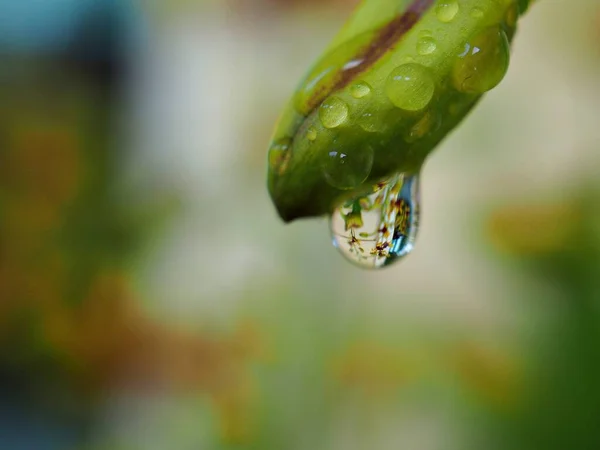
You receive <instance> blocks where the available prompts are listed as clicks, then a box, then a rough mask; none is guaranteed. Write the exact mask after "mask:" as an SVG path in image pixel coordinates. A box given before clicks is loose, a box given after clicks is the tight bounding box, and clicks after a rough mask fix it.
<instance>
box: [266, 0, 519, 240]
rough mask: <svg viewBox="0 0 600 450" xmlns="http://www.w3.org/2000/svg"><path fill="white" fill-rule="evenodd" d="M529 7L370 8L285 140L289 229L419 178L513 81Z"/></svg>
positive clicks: (408, 2)
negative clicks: (512, 61)
mask: <svg viewBox="0 0 600 450" xmlns="http://www.w3.org/2000/svg"><path fill="white" fill-rule="evenodd" d="M529 3H530V1H529V0H460V1H459V0H364V1H363V3H362V4H361V5H360V6H359V7H358V8H357V10H356V12H355V13H354V14H353V15H352V17H351V18H350V19H349V20H348V22H347V24H346V25H345V27H344V28H343V29H342V30H341V31H340V32H339V34H338V35H337V36H336V37H335V38H334V40H333V42H332V43H331V44H330V45H329V47H328V48H327V49H326V50H325V52H324V56H323V57H321V58H320V59H319V60H318V62H317V63H316V64H315V65H314V67H313V68H312V69H311V70H310V71H309V73H308V75H307V76H306V78H305V79H304V80H303V81H302V82H301V83H300V85H299V87H298V89H297V90H296V92H295V93H294V95H293V98H292V100H291V101H290V103H289V105H288V106H287V108H286V109H285V111H284V113H283V115H282V117H281V119H280V122H279V124H278V126H277V128H276V131H275V134H274V137H273V142H272V144H271V148H270V151H269V181H268V184H269V191H270V194H271V197H272V199H273V202H274V204H275V206H276V208H277V211H278V212H279V215H280V216H281V218H282V219H283V220H284V221H286V222H289V221H292V220H294V219H298V218H303V217H316V216H321V215H325V214H330V213H331V212H332V211H334V210H335V208H336V207H339V206H340V205H343V204H344V203H345V202H347V201H348V200H350V201H352V200H353V199H355V200H356V202H355V204H356V205H359V204H360V202H361V201H362V200H364V198H365V196H367V195H369V194H372V193H373V190H374V187H377V183H381V182H387V180H389V179H390V177H392V176H394V175H395V174H408V175H409V176H410V175H416V174H418V172H419V171H420V169H421V167H422V165H423V163H424V161H425V159H426V157H427V156H428V155H429V153H430V152H431V151H432V150H433V149H434V148H435V147H436V146H437V144H438V143H439V142H440V141H441V140H442V139H444V138H445V137H446V136H447V135H448V133H450V132H451V131H452V130H453V129H454V128H455V127H456V126H457V125H458V124H459V123H460V122H461V121H462V120H463V119H464V118H465V116H466V115H467V114H468V113H469V111H471V109H472V108H473V107H474V106H475V105H476V104H477V102H478V101H479V100H480V98H481V96H482V95H483V94H484V93H485V92H487V91H489V90H490V89H492V88H494V87H495V86H496V85H498V84H499V83H500V81H501V80H502V78H503V77H504V75H505V73H506V71H507V69H508V63H509V53H510V52H509V45H510V44H509V43H510V42H511V41H512V38H513V36H514V34H515V31H516V25H517V21H518V18H519V16H520V15H521V14H523V13H524V12H525V11H526V10H527V8H528V6H529ZM403 182H404V181H403V179H401V180H400V181H399V183H400V186H401V185H402V183H403ZM363 203H364V202H363ZM348 207H349V208H350V210H351V211H354V212H355V216H359V215H360V212H361V211H362V210H361V208H359V207H356V208H354V210H352V203H350V204H349V206H348ZM346 230H348V223H347V222H346ZM364 234H365V235H367V234H369V233H364ZM354 237H355V236H354V234H353V235H352V236H351V237H350V239H351V240H352V239H354ZM344 238H349V236H344Z"/></svg>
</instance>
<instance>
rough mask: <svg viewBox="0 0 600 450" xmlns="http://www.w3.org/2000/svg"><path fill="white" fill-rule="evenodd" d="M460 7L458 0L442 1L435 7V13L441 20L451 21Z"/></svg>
mask: <svg viewBox="0 0 600 450" xmlns="http://www.w3.org/2000/svg"><path fill="white" fill-rule="evenodd" d="M459 9H460V8H459V6H458V2H457V1H456V0H446V1H443V2H440V4H439V5H438V6H437V8H436V9H435V14H436V16H437V18H438V20H439V21H440V22H443V23H449V22H452V21H453V20H454V18H455V17H456V15H457V14H458V10H459Z"/></svg>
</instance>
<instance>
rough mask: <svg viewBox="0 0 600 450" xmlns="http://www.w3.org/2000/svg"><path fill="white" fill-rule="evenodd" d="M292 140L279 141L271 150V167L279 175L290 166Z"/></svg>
mask: <svg viewBox="0 0 600 450" xmlns="http://www.w3.org/2000/svg"><path fill="white" fill-rule="evenodd" d="M291 147H292V140H291V139H290V138H283V139H279V140H277V141H275V142H273V144H271V148H270V149H269V166H270V167H271V169H272V170H273V171H275V172H276V173H277V174H279V175H281V174H283V173H284V172H285V171H286V169H287V166H288V163H289V161H290V158H291V156H292V152H291Z"/></svg>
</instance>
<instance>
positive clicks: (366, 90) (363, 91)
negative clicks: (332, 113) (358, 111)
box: [350, 81, 371, 99]
mask: <svg viewBox="0 0 600 450" xmlns="http://www.w3.org/2000/svg"><path fill="white" fill-rule="evenodd" d="M350 93H351V94H352V97H354V98H356V99H359V98H363V97H366V96H367V95H369V94H370V93H371V86H369V84H368V83H366V82H364V81H359V82H357V83H354V84H353V85H352V87H351V88H350Z"/></svg>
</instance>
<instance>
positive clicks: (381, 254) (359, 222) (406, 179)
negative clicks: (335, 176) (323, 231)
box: [330, 174, 419, 269]
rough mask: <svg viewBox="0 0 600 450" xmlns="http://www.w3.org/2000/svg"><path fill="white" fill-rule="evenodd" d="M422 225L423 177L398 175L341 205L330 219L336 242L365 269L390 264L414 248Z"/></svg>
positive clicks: (351, 258)
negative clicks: (420, 181)
mask: <svg viewBox="0 0 600 450" xmlns="http://www.w3.org/2000/svg"><path fill="white" fill-rule="evenodd" d="M418 227H419V176H418V175H405V174H398V175H395V176H393V177H392V178H390V179H389V180H388V181H387V182H383V183H379V184H377V185H376V186H374V192H373V193H372V194H370V195H366V196H363V197H358V198H355V199H353V200H351V201H348V202H346V203H344V204H343V205H342V206H340V207H339V208H337V209H336V210H335V211H334V213H333V215H332V217H331V220H330V228H331V234H332V238H333V245H334V246H335V247H337V248H338V249H339V250H340V252H341V253H342V255H344V257H345V258H346V259H348V260H350V261H351V262H353V263H355V264H358V265H359V266H361V267H364V268H374V269H376V268H381V267H384V266H388V265H390V264H392V263H393V262H395V261H398V260H400V259H401V258H402V257H404V256H406V255H408V254H409V253H410V252H411V250H412V249H413V246H414V243H415V239H416V237H417V231H418Z"/></svg>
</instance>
